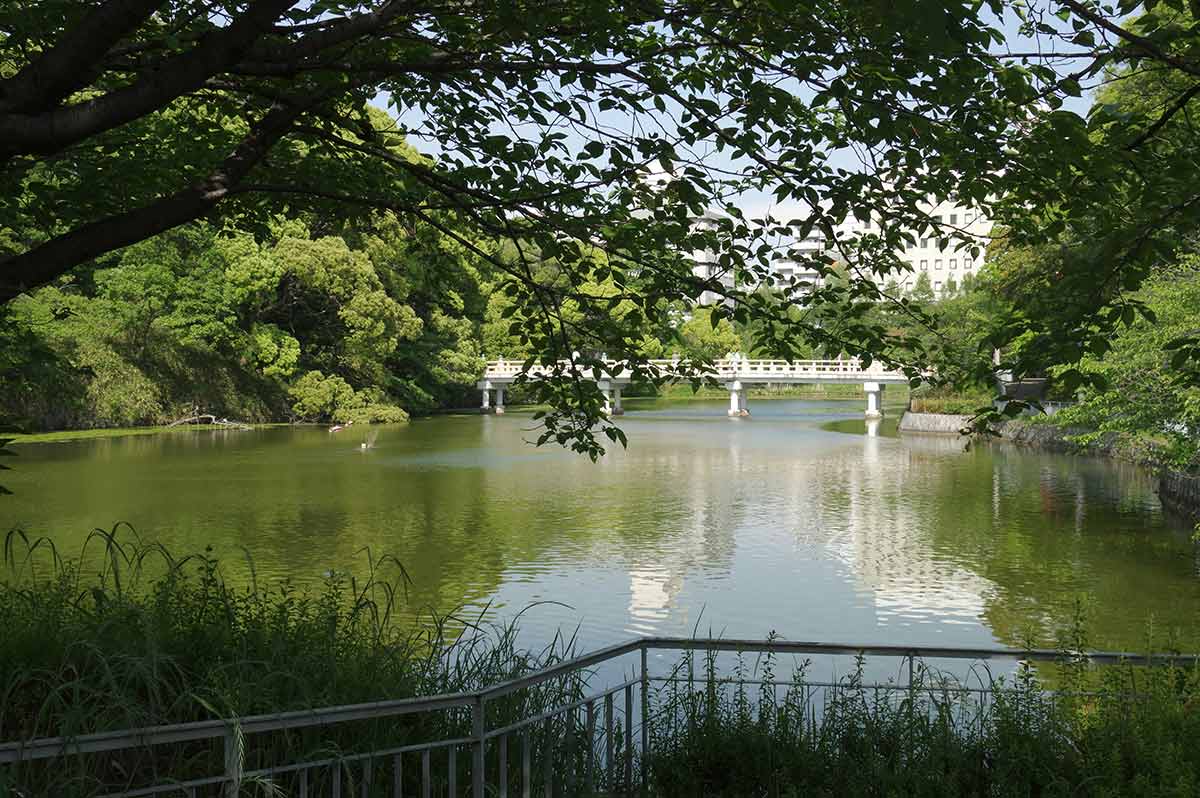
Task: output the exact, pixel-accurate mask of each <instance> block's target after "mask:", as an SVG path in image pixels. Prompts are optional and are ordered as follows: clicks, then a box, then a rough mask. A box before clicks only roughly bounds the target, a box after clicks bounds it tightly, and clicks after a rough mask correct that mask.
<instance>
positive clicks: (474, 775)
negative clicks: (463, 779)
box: [471, 693, 486, 798]
mask: <svg viewBox="0 0 1200 798" xmlns="http://www.w3.org/2000/svg"><path fill="white" fill-rule="evenodd" d="M483 711H484V703H483V694H482V693H480V694H477V695H476V696H475V702H474V703H473V704H471V736H472V737H473V738H474V742H472V743H471V752H472V757H471V798H483V781H484V779H483V743H484V740H483V735H484V730H485V726H486V724H485V721H484V717H483Z"/></svg>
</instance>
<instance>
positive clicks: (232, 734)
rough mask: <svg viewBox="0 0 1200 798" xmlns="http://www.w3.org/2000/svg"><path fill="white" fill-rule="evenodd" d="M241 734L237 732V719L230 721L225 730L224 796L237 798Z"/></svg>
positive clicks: (239, 786)
mask: <svg viewBox="0 0 1200 798" xmlns="http://www.w3.org/2000/svg"><path fill="white" fill-rule="evenodd" d="M242 742H243V740H242V735H241V734H239V733H238V726H237V721H236V720H234V721H233V722H232V723H230V725H229V728H228V729H226V730H225V778H226V780H227V781H226V782H225V795H226V798H237V794H238V793H239V792H240V791H241V788H242V759H243V756H242V755H243V754H244V753H245V752H244V751H243V750H242V745H241V743H242Z"/></svg>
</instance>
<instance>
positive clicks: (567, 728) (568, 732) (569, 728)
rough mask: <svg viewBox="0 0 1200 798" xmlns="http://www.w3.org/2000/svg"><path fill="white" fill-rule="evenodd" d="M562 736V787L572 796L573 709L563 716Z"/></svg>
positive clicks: (573, 778) (573, 787)
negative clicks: (564, 745)
mask: <svg viewBox="0 0 1200 798" xmlns="http://www.w3.org/2000/svg"><path fill="white" fill-rule="evenodd" d="M563 737H565V738H566V740H567V755H566V757H565V759H566V765H567V774H566V776H567V778H566V782H567V783H566V785H565V787H564V789H565V790H566V795H568V796H573V795H574V794H575V710H574V708H572V709H568V710H567V712H566V714H565V716H564V723H563Z"/></svg>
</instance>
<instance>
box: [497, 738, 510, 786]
mask: <svg viewBox="0 0 1200 798" xmlns="http://www.w3.org/2000/svg"><path fill="white" fill-rule="evenodd" d="M497 757H498V758H499V760H500V775H499V776H498V777H497V778H498V779H499V782H500V784H499V786H500V798H508V734H507V733H505V734H501V735H500V750H499V752H498V753H497Z"/></svg>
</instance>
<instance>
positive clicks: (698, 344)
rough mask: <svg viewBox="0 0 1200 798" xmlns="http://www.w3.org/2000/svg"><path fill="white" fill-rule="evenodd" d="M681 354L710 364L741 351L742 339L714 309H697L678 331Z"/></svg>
mask: <svg viewBox="0 0 1200 798" xmlns="http://www.w3.org/2000/svg"><path fill="white" fill-rule="evenodd" d="M679 333H680V338H681V339H682V342H683V354H684V355H685V356H686V357H688V358H691V359H693V360H702V361H708V362H712V361H714V360H717V359H719V358H723V357H725V356H726V355H728V354H729V353H731V352H738V351H740V350H741V346H742V339H741V337H740V336H739V335H738V334H737V332H736V331H735V330H734V329H733V325H732V324H730V323H729V321H728V320H727V319H724V318H722V317H721V314H720V313H719V312H717V310H716V309H715V308H712V307H704V308H698V309H697V310H696V311H695V312H694V313H693V314H692V317H691V318H690V319H688V320H687V321H686V322H684V323H683V326H682V327H681V328H680V330H679Z"/></svg>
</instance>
